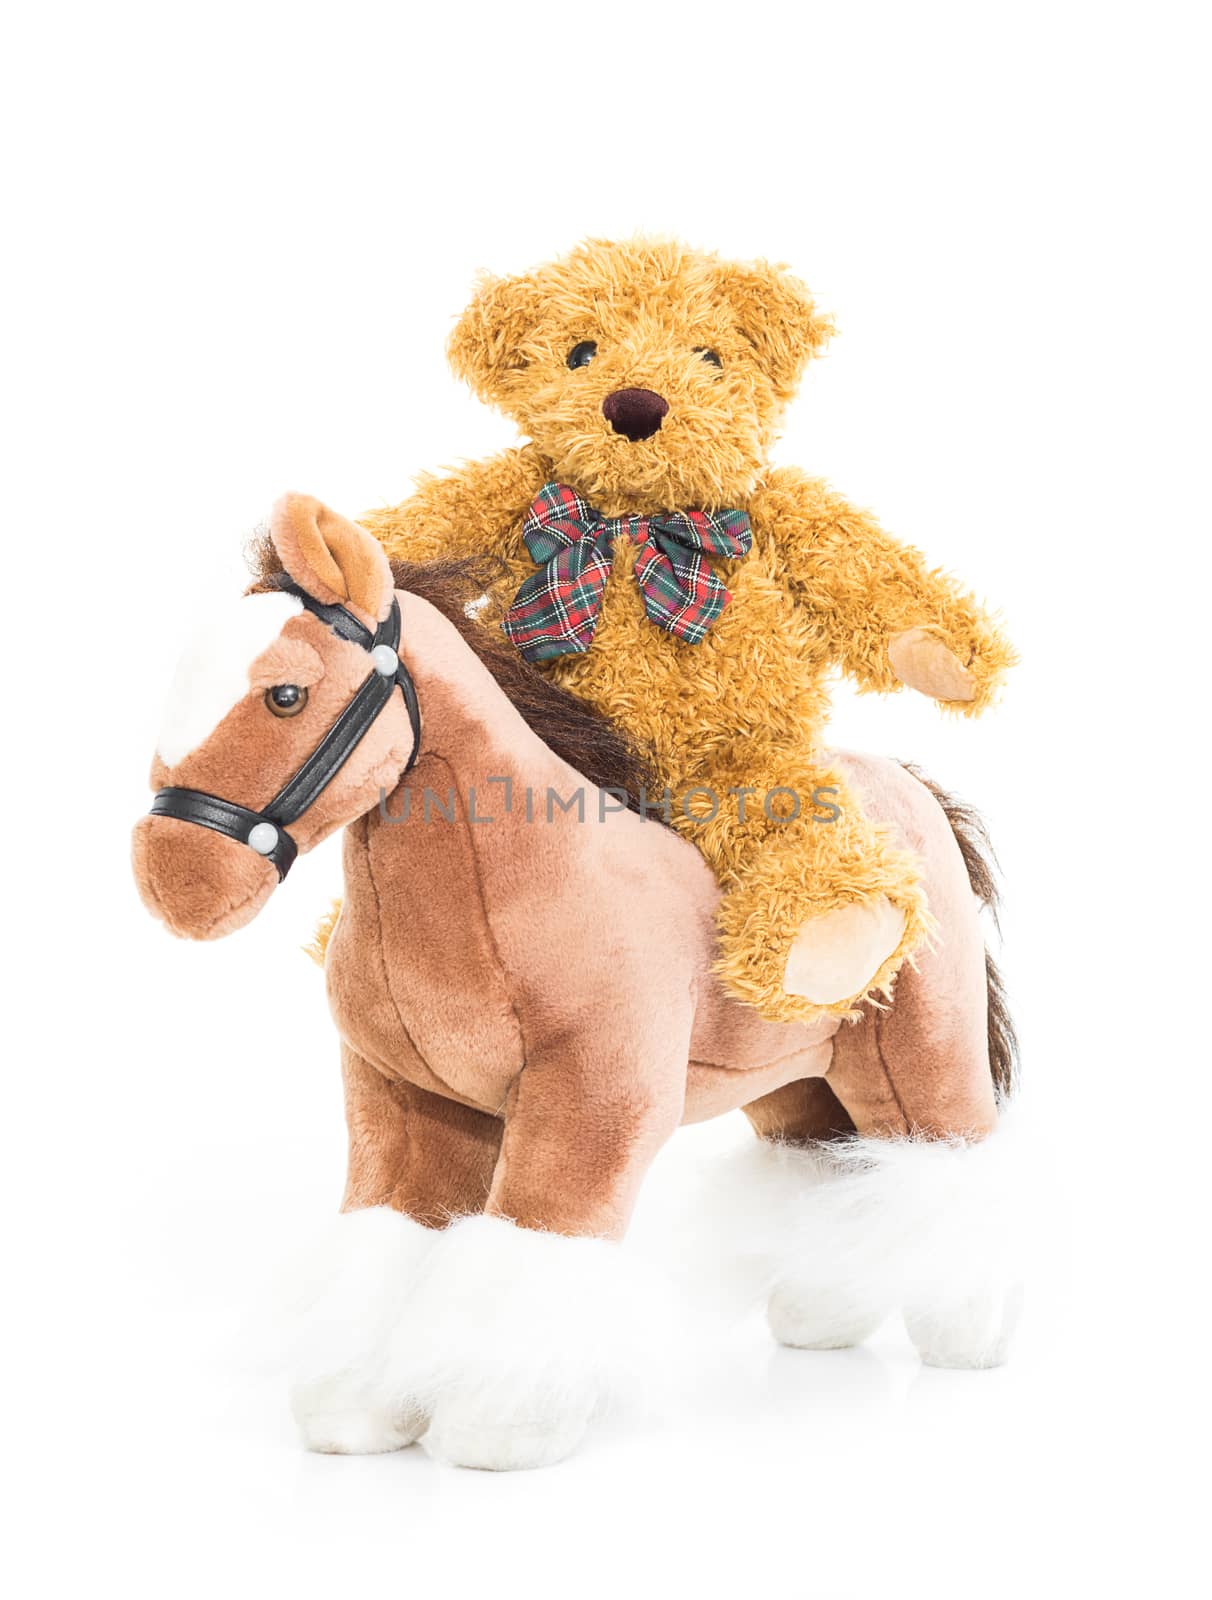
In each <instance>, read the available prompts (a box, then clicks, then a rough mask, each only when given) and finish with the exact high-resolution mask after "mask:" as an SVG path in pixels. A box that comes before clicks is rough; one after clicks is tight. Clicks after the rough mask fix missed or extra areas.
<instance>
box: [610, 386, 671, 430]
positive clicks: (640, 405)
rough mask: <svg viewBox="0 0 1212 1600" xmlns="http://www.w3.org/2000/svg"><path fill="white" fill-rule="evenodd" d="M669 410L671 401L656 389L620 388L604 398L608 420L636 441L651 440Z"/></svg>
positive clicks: (615, 428)
mask: <svg viewBox="0 0 1212 1600" xmlns="http://www.w3.org/2000/svg"><path fill="white" fill-rule="evenodd" d="M668 410H669V402H668V400H666V399H664V398H663V396H661V395H659V394H657V393H656V392H655V391H654V390H652V389H616V390H615V391H614V393H613V394H608V395H607V396H606V398H605V400H603V401H602V415H603V416H604V417H605V418H606V421H607V422H608V423H609V424H610V426H611V427H612V428H613V429H614V431H615V432H616V433H621V434H622V435H623V437H624V438H625V439H630V440H631V441H632V442H633V443H635V442H636V441H637V440H639V439H651V438H652V436H653V434H654V433H655V432H656V431H657V429H658V428H659V427H660V426H661V419H662V418H663V417H664V415H665V413H666V412H667V411H668Z"/></svg>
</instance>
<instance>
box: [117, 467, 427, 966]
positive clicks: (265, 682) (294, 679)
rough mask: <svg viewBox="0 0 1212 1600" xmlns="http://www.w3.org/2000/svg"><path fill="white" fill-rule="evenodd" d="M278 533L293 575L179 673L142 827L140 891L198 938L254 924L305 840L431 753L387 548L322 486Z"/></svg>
mask: <svg viewBox="0 0 1212 1600" xmlns="http://www.w3.org/2000/svg"><path fill="white" fill-rule="evenodd" d="M270 537H271V539H272V541H273V545H274V548H275V550H276V552H277V555H278V558H279V560H280V561H281V563H282V567H283V569H284V570H283V573H282V574H281V576H280V578H279V579H277V580H276V581H271V582H270V583H267V584H260V585H258V586H257V587H256V588H254V589H253V590H252V591H251V592H249V593H247V594H245V595H243V596H242V597H241V598H240V599H239V600H238V601H236V602H235V603H234V604H233V605H232V606H231V607H230V608H229V610H228V613H227V614H226V615H224V616H222V617H212V618H211V619H209V621H208V623H207V624H206V626H204V627H203V629H202V630H201V631H200V633H199V635H198V637H197V638H196V639H195V641H194V643H193V645H192V646H191V647H190V648H189V649H188V650H187V652H186V654H185V656H184V657H183V659H182V661H181V664H180V666H179V667H178V669H177V675H176V678H175V680H174V682H173V686H172V689H171V692H170V694H169V700H168V705H167V708H166V711H165V718H164V726H163V729H162V732H161V734H160V740H159V744H158V747H157V751H156V756H155V759H154V761H153V762H152V770H151V782H152V787H153V788H154V789H155V790H156V791H157V793H156V797H155V801H154V802H153V806H152V811H151V814H150V815H149V816H146V817H144V818H143V819H142V820H141V821H140V822H139V823H138V825H137V826H136V828H135V833H134V869H135V878H136V881H137V883H138V885H139V892H140V894H141V895H142V897H143V900H144V903H145V904H146V905H147V907H148V909H149V910H150V911H152V912H153V913H154V914H155V915H156V916H157V917H159V918H161V919H162V920H163V921H164V922H165V923H167V925H168V927H169V928H170V929H171V930H172V932H173V933H176V934H179V935H180V936H182V937H183V938H189V939H216V938H219V937H220V936H221V935H223V934H225V933H230V932H232V931H233V930H234V929H235V928H239V927H243V925H244V924H245V923H246V922H250V921H251V920H252V918H253V917H254V916H255V915H256V914H257V912H258V911H259V910H260V909H261V907H262V906H263V905H264V904H265V902H266V900H267V899H268V898H269V896H270V894H271V893H272V891H273V889H274V887H275V885H276V884H277V883H279V882H280V880H281V879H282V878H283V877H285V875H286V872H287V870H288V868H289V867H290V864H291V862H292V861H293V860H294V858H295V855H296V853H297V852H298V851H303V850H309V849H310V848H311V847H312V846H313V845H314V844H317V843H318V842H319V841H320V840H321V839H323V838H325V837H326V836H327V835H328V834H330V833H332V832H333V830H334V829H336V828H339V827H341V826H343V825H344V824H345V823H348V822H351V821H353V820H354V819H355V818H356V817H359V816H361V815H362V814H363V813H364V812H366V811H368V810H369V809H370V807H371V806H372V805H373V804H374V802H375V799H376V798H377V796H378V793H379V790H380V788H387V789H391V788H393V787H394V785H395V783H396V781H397V780H398V778H399V776H400V773H401V771H402V770H404V769H405V768H406V767H407V766H408V765H409V764H410V763H411V762H412V761H413V760H414V759H415V757H416V748H417V740H418V737H419V729H420V720H419V715H418V713H417V707H416V696H415V691H414V689H413V685H412V680H411V678H410V677H409V674H408V671H407V669H406V668H405V667H404V666H403V665H402V664H400V662H399V659H398V657H397V655H396V653H395V647H396V645H397V643H398V641H399V626H400V614H399V607H398V605H397V603H396V600H395V595H394V591H393V584H392V574H391V568H390V567H389V565H388V563H387V558H386V557H385V555H384V554H383V551H382V548H381V547H380V545H379V544H378V542H377V541H376V540H375V539H374V538H373V537H372V536H371V535H370V534H369V533H367V532H366V531H365V529H363V528H359V527H357V526H356V525H355V524H354V523H352V522H347V521H346V520H345V519H344V517H340V516H337V514H336V513H335V512H333V511H330V510H329V509H328V507H327V506H324V505H322V504H321V503H320V502H319V501H318V500H313V499H311V498H309V497H308V496H306V495H287V496H285V497H284V498H283V499H282V500H280V501H279V502H278V504H277V505H276V506H275V507H274V511H273V515H272V519H271V523H270ZM397 691H399V692H397Z"/></svg>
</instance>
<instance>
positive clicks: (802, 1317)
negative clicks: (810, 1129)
mask: <svg viewBox="0 0 1212 1600" xmlns="http://www.w3.org/2000/svg"><path fill="white" fill-rule="evenodd" d="M1015 1121H1016V1113H1015V1111H1014V1110H1013V1108H1009V1107H1005V1108H1003V1110H1002V1113H1001V1118H1000V1122H999V1125H998V1127H997V1128H996V1129H995V1130H994V1131H993V1132H992V1133H991V1134H989V1135H988V1137H987V1138H985V1139H979V1140H964V1139H960V1138H955V1139H925V1138H896V1139H878V1138H865V1139H859V1138H855V1139H843V1140H838V1141H836V1142H830V1143H826V1144H817V1145H810V1146H795V1145H788V1144H777V1143H772V1142H768V1141H762V1140H758V1141H755V1143H754V1144H753V1145H752V1146H751V1147H749V1148H747V1149H745V1150H743V1151H740V1152H738V1154H737V1155H736V1156H735V1157H734V1158H733V1159H732V1161H731V1170H730V1171H729V1170H727V1169H726V1170H725V1172H724V1173H723V1174H722V1175H716V1176H715V1177H714V1178H713V1180H712V1182H711V1187H710V1192H709V1194H708V1195H707V1196H706V1197H705V1198H704V1199H703V1200H702V1201H701V1202H700V1204H699V1206H698V1207H697V1208H696V1212H695V1219H696V1221H695V1225H696V1228H697V1229H699V1230H701V1231H702V1232H703V1233H704V1234H705V1235H706V1236H707V1237H709V1238H710V1239H711V1240H712V1244H713V1249H714V1250H715V1251H716V1252H718V1254H720V1255H723V1256H724V1257H725V1258H731V1261H732V1263H733V1265H734V1266H735V1268H736V1269H737V1273H736V1278H737V1287H738V1289H740V1290H742V1291H748V1293H749V1294H750V1295H752V1296H754V1297H760V1298H761V1299H762V1300H764V1301H765V1302H766V1303H767V1308H768V1310H767V1316H768V1320H769V1322H770V1326H771V1329H772V1331H773V1332H774V1335H775V1337H776V1338H777V1339H779V1340H781V1341H782V1342H783V1343H784V1344H790V1345H797V1346H801V1347H806V1348H809V1349H823V1348H832V1347H837V1346H840V1345H847V1344H851V1343H854V1342H856V1340H857V1339H860V1338H862V1337H865V1336H866V1334H868V1333H870V1332H871V1331H872V1329H873V1327H874V1326H875V1325H876V1324H877V1323H878V1322H879V1320H880V1316H879V1313H880V1312H881V1311H884V1310H887V1311H889V1312H891V1311H893V1310H899V1311H903V1312H904V1313H905V1320H906V1324H907V1327H908V1330H909V1334H910V1337H911V1338H912V1340H913V1342H914V1344H915V1345H916V1346H917V1348H918V1351H919V1352H920V1354H921V1357H922V1360H923V1361H925V1362H928V1363H929V1364H931V1365H933V1366H949V1367H986V1366H996V1365H998V1364H999V1363H1000V1362H1002V1361H1004V1360H1005V1359H1006V1355H1007V1352H1008V1349H1009V1344H1010V1339H1011V1335H1012V1333H1013V1331H1014V1326H1015V1322H1016V1319H1017V1312H1018V1306H1019V1302H1020V1299H1021V1295H1020V1293H1019V1291H1018V1290H1017V1289H1015V1288H1014V1287H1013V1286H1014V1285H1017V1284H1019V1283H1021V1281H1022V1277H1023V1259H1022V1257H1023V1248H1024V1236H1025V1234H1026V1233H1027V1231H1028V1229H1027V1226H1026V1224H1027V1223H1028V1222H1029V1214H1025V1213H1027V1203H1026V1201H1027V1197H1026V1195H1025V1194H1024V1186H1023V1185H1022V1184H1020V1182H1019V1166H1020V1155H1019V1149H1018V1146H1019V1143H1020V1139H1019V1136H1018V1134H1017V1131H1016V1128H1015ZM717 1270H718V1269H717Z"/></svg>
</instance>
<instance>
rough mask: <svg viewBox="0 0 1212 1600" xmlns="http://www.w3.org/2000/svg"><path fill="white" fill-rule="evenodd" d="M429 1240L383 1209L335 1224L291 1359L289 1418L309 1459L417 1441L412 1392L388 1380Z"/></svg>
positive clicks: (418, 1416)
mask: <svg viewBox="0 0 1212 1600" xmlns="http://www.w3.org/2000/svg"><path fill="white" fill-rule="evenodd" d="M434 1238H435V1235H434V1234H433V1233H432V1232H431V1231H430V1230H429V1229H428V1228H423V1227H422V1226H421V1225H420V1223H418V1222H414V1221H413V1220H412V1218H411V1217H406V1216H402V1215H401V1214H400V1213H399V1212H397V1211H392V1210H390V1209H389V1208H388V1207H386V1206H375V1207H372V1208H370V1209H367V1210H363V1211H350V1212H345V1213H344V1214H343V1215H341V1216H339V1217H337V1218H335V1219H334V1223H333V1226H332V1228H331V1230H330V1232H329V1238H328V1241H327V1250H326V1252H325V1255H324V1258H323V1259H322V1260H321V1261H319V1262H317V1264H316V1275H317V1284H316V1289H315V1293H314V1294H313V1296H312V1298H311V1301H310V1303H309V1304H308V1306H307V1308H306V1310H305V1311H304V1314H303V1316H302V1318H301V1321H300V1324H299V1327H298V1329H297V1331H296V1337H295V1341H294V1350H293V1352H292V1355H291V1362H290V1365H291V1368H292V1374H291V1376H292V1385H291V1409H292V1411H293V1412H294V1416H295V1420H296V1422H297V1423H298V1425H299V1430H300V1432H301V1433H302V1436H303V1442H304V1444H305V1445H306V1446H307V1448H308V1449H309V1450H318V1451H322V1452H324V1453H325V1454H331V1455H377V1454H380V1453H381V1452H383V1451H386V1450H402V1449H403V1448H404V1446H405V1445H409V1444H412V1443H413V1441H414V1440H415V1439H417V1438H419V1436H420V1435H421V1433H423V1432H424V1429H425V1415H424V1412H423V1410H422V1408H421V1406H420V1404H419V1403H418V1401H417V1400H416V1399H415V1398H413V1391H411V1390H410V1389H409V1388H407V1387H406V1386H403V1385H400V1384H399V1383H397V1382H396V1380H395V1377H394V1374H392V1373H391V1372H390V1371H389V1364H390V1359H391V1354H392V1348H393V1344H394V1343H395V1341H396V1340H398V1338H399V1337H400V1328H401V1325H402V1324H403V1322H404V1320H405V1317H406V1314H407V1307H408V1305H409V1302H410V1300H411V1297H412V1294H413V1292H414V1289H415V1285H416V1281H417V1278H418V1276H419V1274H420V1273H421V1271H422V1270H423V1267H424V1263H425V1261H426V1259H427V1257H428V1254H429V1252H430V1250H431V1249H432V1248H433V1242H434Z"/></svg>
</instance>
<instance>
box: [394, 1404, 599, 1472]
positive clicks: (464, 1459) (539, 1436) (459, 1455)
mask: <svg viewBox="0 0 1212 1600" xmlns="http://www.w3.org/2000/svg"><path fill="white" fill-rule="evenodd" d="M589 1418H590V1408H588V1407H581V1408H579V1409H578V1410H576V1411H573V1412H572V1413H570V1414H566V1415H563V1416H557V1415H556V1414H555V1413H552V1414H551V1415H550V1416H547V1417H541V1418H535V1417H529V1418H525V1417H511V1416H508V1415H505V1414H499V1415H494V1414H493V1412H492V1410H491V1407H489V1408H488V1409H487V1411H486V1410H485V1408H484V1407H483V1406H482V1405H477V1404H475V1403H472V1402H470V1401H468V1400H465V1399H462V1398H456V1397H453V1396H451V1397H448V1398H446V1399H444V1400H441V1401H439V1403H438V1407H437V1410H436V1412H435V1413H434V1418H433V1422H432V1423H431V1424H430V1428H429V1432H428V1433H427V1434H426V1436H425V1446H426V1449H427V1450H429V1452H430V1453H431V1454H432V1455H434V1456H436V1457H437V1459H438V1460H439V1461H445V1462H448V1463H449V1464H450V1465H451V1466H454V1467H477V1468H479V1469H481V1470H482V1471H485V1472H517V1471H522V1470H524V1469H526V1468H530V1467H551V1466H554V1465H555V1463H556V1462H557V1461H563V1460H564V1458H565V1457H566V1456H570V1455H571V1454H572V1452H573V1451H574V1450H575V1449H576V1448H577V1446H578V1445H579V1444H580V1442H581V1440H582V1439H583V1438H584V1437H585V1434H586V1431H587V1429H588V1427H589Z"/></svg>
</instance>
